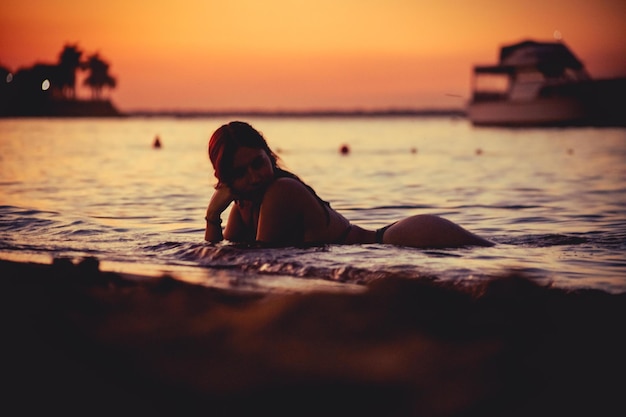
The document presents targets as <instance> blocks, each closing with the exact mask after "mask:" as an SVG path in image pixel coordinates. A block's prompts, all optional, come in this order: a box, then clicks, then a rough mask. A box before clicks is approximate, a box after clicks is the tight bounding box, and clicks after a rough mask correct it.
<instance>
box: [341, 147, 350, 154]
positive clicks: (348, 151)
mask: <svg viewBox="0 0 626 417" xmlns="http://www.w3.org/2000/svg"><path fill="white" fill-rule="evenodd" d="M339 153H340V154H342V155H347V154H349V153H350V147H349V146H348V145H341V147H340V148H339Z"/></svg>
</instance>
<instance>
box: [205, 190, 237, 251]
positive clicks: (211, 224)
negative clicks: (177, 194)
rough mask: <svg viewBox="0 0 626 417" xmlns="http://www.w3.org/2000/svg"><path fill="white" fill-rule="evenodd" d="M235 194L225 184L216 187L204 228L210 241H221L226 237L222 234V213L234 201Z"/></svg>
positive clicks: (207, 211) (207, 239)
mask: <svg viewBox="0 0 626 417" xmlns="http://www.w3.org/2000/svg"><path fill="white" fill-rule="evenodd" d="M234 199H235V198H234V196H233V194H232V193H231V191H230V189H229V188H228V187H227V186H225V185H218V186H217V187H216V188H215V192H214V193H213V196H211V201H210V202H209V205H208V207H207V210H206V216H205V217H204V219H205V220H206V227H205V229H204V240H206V241H209V242H219V241H221V240H223V239H224V236H223V235H222V213H223V212H224V210H226V209H227V208H228V206H229V205H230V204H231V203H232V202H233V201H234Z"/></svg>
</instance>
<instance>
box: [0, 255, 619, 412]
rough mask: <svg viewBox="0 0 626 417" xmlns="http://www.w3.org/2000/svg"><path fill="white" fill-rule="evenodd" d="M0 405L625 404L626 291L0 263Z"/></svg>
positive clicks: (450, 407)
mask: <svg viewBox="0 0 626 417" xmlns="http://www.w3.org/2000/svg"><path fill="white" fill-rule="evenodd" d="M0 276H1V278H0V282H1V283H2V292H1V294H2V300H1V305H2V315H1V317H2V330H3V331H2V333H3V337H2V351H1V355H0V357H1V364H0V365H1V367H2V368H1V369H2V378H3V386H4V389H3V398H4V399H3V401H2V409H3V410H5V411H6V410H11V412H10V413H9V414H4V413H3V414H4V415H41V414H42V413H45V414H46V415H57V414H58V415H81V416H82V415H90V416H93V415H107V416H110V415H118V416H119V415H132V416H144V415H145V416H160V415H176V416H178V415H210V416H222V415H224V416H226V415H228V416H242V415H246V416H247V415H259V416H264V415H272V416H283V415H284V416H287V415H289V416H369V415H376V416H466V415H479V416H555V415H563V416H565V415H567V416H572V415H585V416H607V415H626V414H624V411H625V410H626V407H625V406H624V400H623V394H624V388H625V386H624V382H623V381H624V375H625V373H624V371H625V370H626V369H625V364H626V349H625V348H626V342H625V341H624V337H623V336H624V328H625V327H624V318H625V317H626V314H625V313H626V302H625V301H626V295H624V294H621V295H610V294H607V293H603V292H599V291H578V292H564V291H561V290H555V289H548V288H542V287H538V286H536V285H534V284H532V283H531V282H529V281H527V280H525V279H522V278H519V277H503V278H501V279H498V280H495V281H493V282H490V283H487V284H481V285H478V284H477V285H474V286H473V287H471V288H460V287H453V286H451V285H450V284H441V283H436V282H432V281H427V280H424V281H416V280H383V281H379V282H377V283H374V284H372V285H371V286H370V287H369V288H367V290H366V291H364V292H363V293H358V294H355V293H350V294H337V293H332V294H331V293H314V294H270V295H262V294H254V293H242V292H231V291H225V290H218V289H212V288H206V287H201V286H194V285H190V284H185V283H182V282H180V281H177V280H174V279H171V278H167V277H164V278H161V279H149V280H143V281H137V280H129V279H127V277H124V276H120V275H117V274H113V273H104V272H101V271H99V270H98V263H97V261H96V260H93V259H91V260H87V261H84V262H82V263H80V264H78V265H74V264H73V263H72V262H70V261H68V260H56V261H55V262H54V263H53V264H52V265H36V264H23V263H14V262H8V261H0Z"/></svg>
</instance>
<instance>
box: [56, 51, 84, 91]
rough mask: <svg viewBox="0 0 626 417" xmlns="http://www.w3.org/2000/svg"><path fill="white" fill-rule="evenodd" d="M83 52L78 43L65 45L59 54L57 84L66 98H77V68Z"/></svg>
mask: <svg viewBox="0 0 626 417" xmlns="http://www.w3.org/2000/svg"><path fill="white" fill-rule="evenodd" d="M82 54H83V52H82V51H81V50H79V49H78V45H69V44H68V45H65V47H64V48H63V50H62V51H61V53H60V54H59V64H58V68H59V70H58V80H57V82H58V83H59V85H58V86H57V87H58V88H59V89H60V90H61V93H62V95H63V97H65V98H70V99H74V98H76V70H77V69H78V68H79V67H80V66H81V62H80V58H81V56H82Z"/></svg>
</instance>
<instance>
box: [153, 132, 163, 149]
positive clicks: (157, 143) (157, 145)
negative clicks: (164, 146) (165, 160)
mask: <svg viewBox="0 0 626 417" xmlns="http://www.w3.org/2000/svg"><path fill="white" fill-rule="evenodd" d="M152 147H153V148H154V149H159V148H160V147H161V139H160V138H159V135H157V136H155V137H154V143H152Z"/></svg>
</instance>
